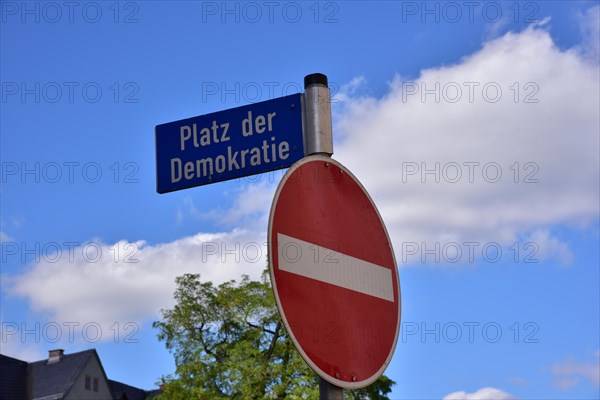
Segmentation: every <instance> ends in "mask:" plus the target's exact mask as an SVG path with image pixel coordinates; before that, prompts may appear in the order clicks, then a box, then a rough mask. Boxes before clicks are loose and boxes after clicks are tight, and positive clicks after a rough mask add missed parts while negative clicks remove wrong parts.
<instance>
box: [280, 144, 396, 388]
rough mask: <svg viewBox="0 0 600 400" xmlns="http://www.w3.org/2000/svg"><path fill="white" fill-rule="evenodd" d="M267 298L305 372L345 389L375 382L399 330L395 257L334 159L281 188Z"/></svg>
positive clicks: (364, 198)
mask: <svg viewBox="0 0 600 400" xmlns="http://www.w3.org/2000/svg"><path fill="white" fill-rule="evenodd" d="M268 234H269V260H270V263H269V268H270V272H271V280H272V284H273V291H274V293H275V298H276V301H277V306H278V307H279V311H280V314H281V316H282V318H283V320H284V323H285V326H286V329H287V331H288V333H289V335H290V337H291V339H292V341H293V342H294V345H295V346H296V348H297V349H298V351H299V352H300V354H301V355H302V357H303V358H304V359H305V360H306V362H307V363H308V364H309V365H310V366H311V368H312V369H313V370H314V371H315V372H316V373H317V374H319V375H320V376H321V377H323V378H324V379H325V380H327V381H329V382H330V383H332V384H334V385H336V386H339V387H342V388H349V389H356V388H360V387H364V386H367V385H369V384H371V383H372V382H373V381H375V380H376V379H377V378H378V377H379V376H380V375H381V374H382V373H383V371H384V370H385V368H386V367H387V365H388V364H389V362H390V359H391V357H392V354H393V353H394V349H395V346H396V341H397V338H398V329H399V326H400V311H401V303H400V285H399V279H398V271H397V267H396V261H395V258H394V252H393V249H392V246H391V243H390V239H389V236H388V234H387V231H386V229H385V225H384V224H383V221H382V219H381V217H380V215H379V212H378V211H377V208H376V207H375V205H374V204H373V201H372V200H371V198H370V197H369V195H368V194H367V192H366V191H365V189H364V188H363V187H362V185H361V184H360V183H359V182H358V180H357V179H356V178H355V177H354V176H353V175H352V174H351V173H350V171H348V170H347V169H346V168H345V167H344V166H342V165H341V164H340V163H338V162H337V161H335V160H333V159H331V158H329V157H326V156H320V155H315V156H309V157H306V158H303V159H302V160H300V161H298V162H297V163H296V164H294V165H293V166H292V167H291V168H290V170H289V171H288V172H287V174H286V175H285V176H284V178H283V179H282V181H281V182H280V184H279V187H278V188H277V192H276V193H275V198H274V200H273V205H272V207H271V215H270V218H269V233H268Z"/></svg>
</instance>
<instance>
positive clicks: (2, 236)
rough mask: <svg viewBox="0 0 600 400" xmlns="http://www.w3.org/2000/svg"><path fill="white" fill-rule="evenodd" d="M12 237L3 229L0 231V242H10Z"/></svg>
mask: <svg viewBox="0 0 600 400" xmlns="http://www.w3.org/2000/svg"><path fill="white" fill-rule="evenodd" d="M12 241H14V239H13V238H12V237H10V236H8V234H7V233H5V232H4V231H0V242H12Z"/></svg>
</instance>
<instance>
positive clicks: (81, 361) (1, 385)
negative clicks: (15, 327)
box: [0, 349, 161, 400]
mask: <svg viewBox="0 0 600 400" xmlns="http://www.w3.org/2000/svg"><path fill="white" fill-rule="evenodd" d="M61 352H62V350H61ZM93 358H95V359H96V361H97V363H98V365H99V367H100V370H101V371H102V375H103V377H104V379H105V380H106V382H107V383H108V385H109V387H110V390H111V398H112V400H146V399H148V398H151V397H154V396H156V395H158V394H160V392H161V391H160V389H158V390H150V391H145V390H142V389H138V388H136V387H134V386H130V385H127V384H125V383H122V382H118V381H113V380H109V379H108V378H107V377H106V373H105V372H104V367H103V366H102V363H101V362H100V358H99V357H98V353H96V350H95V349H91V350H85V351H80V352H78V353H71V354H62V355H61V356H60V359H59V360H58V361H56V362H51V363H48V359H44V360H40V361H36V362H32V363H27V362H25V361H21V360H17V359H16V358H12V357H8V356H5V355H2V354H0V400H23V399H33V400H36V399H47V398H64V397H66V396H67V395H68V394H69V392H70V391H71V389H72V388H73V386H74V384H75V382H76V381H77V378H78V377H79V376H80V375H81V374H82V372H83V370H84V368H85V367H86V365H87V364H88V362H90V360H91V359H93Z"/></svg>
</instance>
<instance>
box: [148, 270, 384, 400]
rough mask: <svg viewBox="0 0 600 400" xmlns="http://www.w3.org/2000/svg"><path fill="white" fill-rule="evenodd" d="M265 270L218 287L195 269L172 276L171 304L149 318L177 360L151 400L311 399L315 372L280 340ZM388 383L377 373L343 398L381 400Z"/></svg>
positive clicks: (315, 384)
mask: <svg viewBox="0 0 600 400" xmlns="http://www.w3.org/2000/svg"><path fill="white" fill-rule="evenodd" d="M267 275H268V274H267V273H265V274H263V277H262V280H261V281H252V280H250V279H249V277H248V276H246V275H244V276H243V278H242V280H241V282H239V283H236V282H235V281H229V282H226V283H223V284H221V285H219V286H218V287H215V286H214V285H213V284H212V282H202V281H201V280H200V276H199V275H197V274H185V275H183V276H180V277H178V278H177V279H176V283H177V289H176V291H175V300H176V305H175V306H174V307H173V308H172V309H167V310H162V321H157V322H155V323H154V324H153V326H154V327H155V328H158V330H159V333H158V338H159V339H160V340H162V341H164V342H165V345H166V347H167V349H169V351H171V352H172V353H173V354H174V356H175V363H176V365H177V369H176V373H175V375H174V376H173V375H170V376H166V377H163V379H162V380H163V388H164V392H163V394H162V395H160V396H159V397H158V398H159V399H161V400H189V399H210V400H217V399H244V400H246V399H284V398H285V399H318V398H319V394H318V393H319V389H318V378H317V375H316V374H315V373H314V372H313V371H312V370H311V369H310V368H309V367H308V366H307V365H306V363H305V362H304V360H303V359H302V357H301V356H300V355H299V354H298V352H297V351H296V349H295V348H294V346H293V344H292V342H291V340H290V339H289V338H288V335H287V333H286V331H285V328H284V326H283V323H282V321H281V319H280V318H279V313H278V311H277V307H276V305H275V299H274V297H273V293H272V290H271V286H270V283H269V280H268V278H267ZM392 385H394V382H393V381H392V380H391V379H389V378H387V377H386V376H382V377H381V378H380V379H379V380H377V381H376V382H375V383H374V384H372V385H371V386H369V387H368V388H364V389H360V390H355V391H349V390H346V391H345V397H346V398H348V399H355V400H359V399H360V400H383V399H387V398H388V397H387V394H388V393H390V391H391V387H392Z"/></svg>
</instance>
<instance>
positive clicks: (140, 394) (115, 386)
mask: <svg viewBox="0 0 600 400" xmlns="http://www.w3.org/2000/svg"><path fill="white" fill-rule="evenodd" d="M108 384H109V385H110V387H111V389H112V391H113V394H114V395H115V399H116V400H145V399H146V391H144V390H142V389H138V388H136V387H133V386H129V385H127V384H125V383H122V382H118V381H113V380H112V379H109V380H108Z"/></svg>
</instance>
